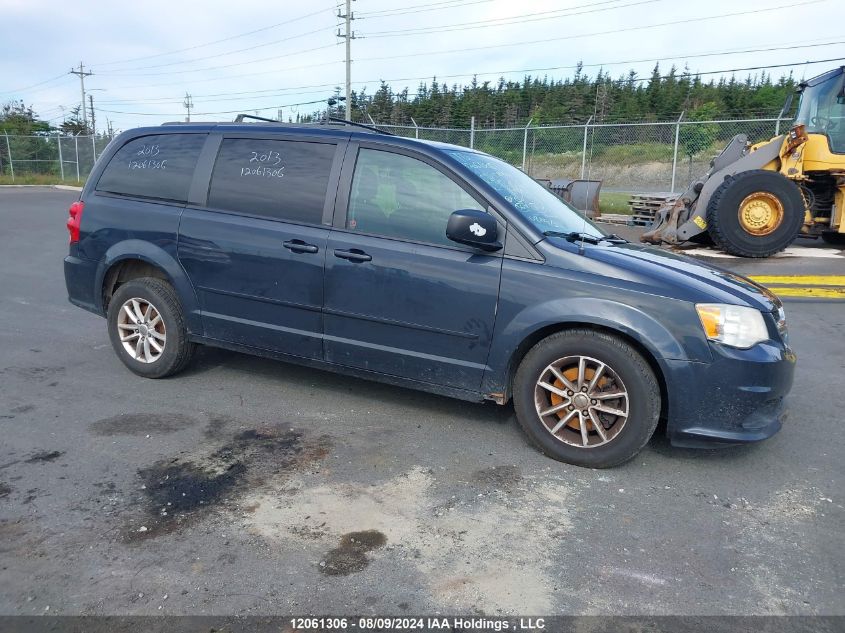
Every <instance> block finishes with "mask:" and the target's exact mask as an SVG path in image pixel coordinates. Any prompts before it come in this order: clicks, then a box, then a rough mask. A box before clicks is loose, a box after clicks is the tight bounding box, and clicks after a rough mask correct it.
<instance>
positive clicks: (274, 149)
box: [208, 138, 336, 224]
mask: <svg viewBox="0 0 845 633" xmlns="http://www.w3.org/2000/svg"><path fill="white" fill-rule="evenodd" d="M335 149H336V145H334V144H332V143H310V142H304V141H283V140H278V141H273V140H264V139H246V138H230V139H224V140H223V143H222V145H221V147H220V153H219V154H218V155H217V161H216V162H215V163H214V171H213V172H212V175H211V187H210V189H209V192H208V206H209V207H212V208H215V209H223V210H226V211H236V212H239V213H247V214H250V215H260V216H265V217H268V218H273V219H277V220H287V221H290V222H301V223H305V224H320V223H321V221H322V219H323V205H324V204H325V202H326V190H327V188H328V184H329V175H330V172H331V166H332V160H333V159H334V154H335Z"/></svg>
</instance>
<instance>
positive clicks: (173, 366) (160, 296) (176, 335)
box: [107, 277, 195, 378]
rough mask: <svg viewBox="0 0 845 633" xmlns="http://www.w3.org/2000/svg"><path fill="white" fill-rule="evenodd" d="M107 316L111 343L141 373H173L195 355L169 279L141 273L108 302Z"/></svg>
mask: <svg viewBox="0 0 845 633" xmlns="http://www.w3.org/2000/svg"><path fill="white" fill-rule="evenodd" d="M107 319H108V328H109V338H110V340H111V343H112V347H113V348H114V350H115V352H116V353H117V355H118V357H119V358H120V360H121V361H123V364H124V365H126V366H127V367H128V368H129V369H130V370H132V371H133V372H134V373H136V374H138V375H139V376H144V377H145V378H163V377H165V376H170V375H172V374H175V373H177V372H179V371H181V370H182V369H183V368H184V367H185V366H186V365H187V364H188V362H189V361H190V359H191V356H192V355H193V351H194V347H195V346H194V344H193V343H191V342H190V341H188V333H187V330H186V328H185V321H184V317H183V314H182V308H181V306H180V304H179V299H178V298H177V296H176V292H175V291H174V290H173V288H172V286H171V285H170V284H168V283H167V282H166V281H163V280H161V279H157V278H153V277H142V278H139V279H132V280H130V281H127V282H126V283H124V284H122V285H121V286H119V287H118V289H117V290H116V291H115V293H114V295H113V296H112V298H111V301H110V302H109V309H108V315H107Z"/></svg>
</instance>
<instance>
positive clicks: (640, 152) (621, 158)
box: [593, 143, 674, 165]
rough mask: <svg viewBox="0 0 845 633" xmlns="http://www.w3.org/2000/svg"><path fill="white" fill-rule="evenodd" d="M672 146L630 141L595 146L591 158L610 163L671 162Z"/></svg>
mask: <svg viewBox="0 0 845 633" xmlns="http://www.w3.org/2000/svg"><path fill="white" fill-rule="evenodd" d="M673 154H674V147H673V146H672V145H666V144H664V143H630V144H627V145H611V146H609V147H603V148H598V147H597V148H595V151H594V152H593V160H601V162H602V163H607V164H610V165H637V164H639V163H667V162H668V163H671V162H672V155H673Z"/></svg>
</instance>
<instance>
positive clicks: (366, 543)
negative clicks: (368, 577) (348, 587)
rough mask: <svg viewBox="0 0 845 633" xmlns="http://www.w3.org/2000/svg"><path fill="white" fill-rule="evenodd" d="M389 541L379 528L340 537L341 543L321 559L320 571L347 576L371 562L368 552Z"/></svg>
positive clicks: (329, 574)
mask: <svg viewBox="0 0 845 633" xmlns="http://www.w3.org/2000/svg"><path fill="white" fill-rule="evenodd" d="M385 543H387V537H386V536H385V535H384V534H382V533H381V532H379V531H378V530H365V531H363V532H350V533H349V534H344V535H343V536H342V537H341V538H340V545H338V546H337V547H335V548H334V549H332V550H330V551H329V552H328V553H327V554H326V556H325V557H324V558H323V560H321V561H320V571H321V572H322V573H324V574H326V575H327V576H346V575H349V574H352V573H355V572H358V571H361V570H362V569H364V568H365V567H366V566H367V565H369V564H370V559H369V558H368V557H367V552H371V551H373V550H375V549H379V548H380V547H384V544H385Z"/></svg>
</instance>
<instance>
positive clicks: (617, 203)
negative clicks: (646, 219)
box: [599, 191, 631, 215]
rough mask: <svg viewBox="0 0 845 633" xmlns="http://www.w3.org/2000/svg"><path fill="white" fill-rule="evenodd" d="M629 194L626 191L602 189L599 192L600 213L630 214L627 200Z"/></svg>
mask: <svg viewBox="0 0 845 633" xmlns="http://www.w3.org/2000/svg"><path fill="white" fill-rule="evenodd" d="M630 199H631V194H630V193H628V192H626V191H602V192H600V193H599V210H600V211H601V212H602V213H624V214H625V215H631V207H629V206H628V200H630Z"/></svg>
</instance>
